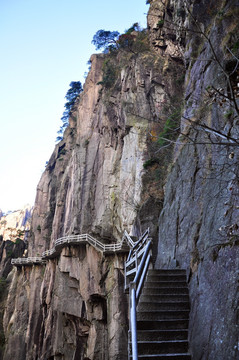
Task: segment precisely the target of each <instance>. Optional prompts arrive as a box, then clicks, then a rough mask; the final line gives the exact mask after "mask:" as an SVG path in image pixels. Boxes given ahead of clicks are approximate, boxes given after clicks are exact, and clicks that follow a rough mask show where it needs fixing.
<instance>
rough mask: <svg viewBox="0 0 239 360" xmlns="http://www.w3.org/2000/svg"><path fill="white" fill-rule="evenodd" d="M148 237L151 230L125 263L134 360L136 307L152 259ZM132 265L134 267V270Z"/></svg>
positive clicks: (136, 358) (135, 359)
mask: <svg viewBox="0 0 239 360" xmlns="http://www.w3.org/2000/svg"><path fill="white" fill-rule="evenodd" d="M148 236H149V229H147V230H146V232H145V233H144V234H143V235H142V236H141V238H140V239H139V241H137V243H136V245H135V246H134V249H131V251H130V254H129V256H128V259H127V261H126V263H125V290H126V289H128V288H129V304H130V311H129V313H130V335H131V346H132V359H133V360H138V348H137V316H136V307H137V305H138V302H139V298H140V294H141V291H142V289H143V285H144V281H145V278H146V275H147V271H148V268H149V264H150V261H151V257H152V255H151V246H152V240H151V239H150V238H149V237H148ZM132 265H134V268H133V269H132ZM128 267H131V269H129V270H128ZM134 273H135V276H134V279H133V281H130V282H129V285H128V280H130V279H129V276H130V275H131V276H132V274H134ZM129 359H130V354H129Z"/></svg>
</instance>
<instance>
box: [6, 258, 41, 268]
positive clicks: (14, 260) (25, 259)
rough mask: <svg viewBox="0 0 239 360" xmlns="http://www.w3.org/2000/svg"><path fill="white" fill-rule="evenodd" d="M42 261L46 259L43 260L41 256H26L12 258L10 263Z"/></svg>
mask: <svg viewBox="0 0 239 360" xmlns="http://www.w3.org/2000/svg"><path fill="white" fill-rule="evenodd" d="M44 263H46V260H44V259H43V258H42V257H41V256H35V257H27V258H17V259H12V260H11V264H12V265H16V266H21V265H33V264H44Z"/></svg>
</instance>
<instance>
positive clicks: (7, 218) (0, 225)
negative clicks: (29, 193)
mask: <svg viewBox="0 0 239 360" xmlns="http://www.w3.org/2000/svg"><path fill="white" fill-rule="evenodd" d="M32 210H33V208H32V206H31V205H25V206H24V207H23V208H22V209H20V210H16V211H12V212H9V213H8V214H6V215H4V214H3V213H2V212H1V211H0V237H2V239H3V240H4V241H5V240H11V241H15V240H16V239H17V238H20V239H21V240H27V236H28V233H29V231H30V222H31V216H32Z"/></svg>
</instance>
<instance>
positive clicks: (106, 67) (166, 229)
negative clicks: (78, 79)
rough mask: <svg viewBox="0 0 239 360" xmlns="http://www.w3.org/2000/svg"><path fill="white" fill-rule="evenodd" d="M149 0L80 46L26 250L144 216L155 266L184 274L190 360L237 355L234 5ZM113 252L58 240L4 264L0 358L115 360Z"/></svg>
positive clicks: (124, 315) (131, 228) (119, 337)
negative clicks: (85, 51) (144, 15)
mask: <svg viewBox="0 0 239 360" xmlns="http://www.w3.org/2000/svg"><path fill="white" fill-rule="evenodd" d="M149 3H150V9H149V13H148V29H147V31H146V30H144V31H140V32H135V33H133V35H132V37H131V38H130V39H131V40H132V39H133V40H132V41H133V43H132V44H131V46H129V44H128V43H127V46H121V49H120V50H117V51H113V52H111V53H109V54H97V55H92V57H91V69H90V72H89V74H88V77H87V79H86V83H85V85H84V91H83V92H82V93H81V94H80V96H79V98H78V99H77V101H76V103H75V105H74V108H73V110H72V112H71V117H70V119H69V126H68V128H67V129H66V131H65V133H64V137H63V140H62V141H61V142H60V143H59V144H57V145H56V148H55V150H54V152H53V154H52V156H51V158H50V160H49V162H48V165H47V167H46V170H45V172H44V174H43V175H42V178H41V180H40V182H39V184H38V188H37V196H36V202H35V206H34V212H33V217H32V225H31V228H32V231H31V237H30V239H29V245H28V253H29V256H41V254H42V252H43V251H45V250H48V249H50V248H52V247H53V245H54V241H55V240H56V239H57V238H60V237H63V236H67V235H73V234H75V235H76V234H82V233H89V234H91V235H93V236H94V237H95V238H96V239H98V240H99V241H101V242H102V243H105V244H112V243H117V242H119V241H120V240H121V237H122V234H123V231H124V230H125V229H126V230H127V231H128V232H129V233H130V234H131V235H133V236H134V235H138V234H139V233H141V232H142V231H143V230H145V228H146V227H148V226H149V227H150V231H151V234H152V236H153V239H154V257H155V259H156V266H157V267H164V268H168V267H169V268H170V267H176V266H180V267H183V268H186V269H187V272H188V281H189V286H190V298H191V309H192V311H191V319H190V340H191V342H190V343H191V353H192V358H193V359H196V360H199V359H203V360H206V359H210V360H212V359H217V360H225V359H237V358H238V350H239V349H238V331H237V325H238V324H237V323H238V265H239V263H238V255H239V254H238V229H239V224H238V204H237V202H238V165H237V162H238V150H237V148H238V115H239V114H238V113H239V111H238V76H239V75H238V68H239V66H238V64H239V61H238V56H239V54H238V47H239V46H238V44H239V38H238V21H237V19H238V8H239V7H238V2H237V1H235V0H234V1H232V0H230V1H223V0H220V1H218V2H216V3H215V2H213V1H207V2H205V1H203V2H199V1H196V0H191V1H183V0H182V1H175V0H151V1H149ZM166 178H167V180H166ZM158 217H159V223H158ZM125 256H126V254H110V255H103V254H102V253H101V252H98V251H97V250H96V249H95V248H93V247H92V246H90V245H89V244H82V245H77V246H76V245H75V246H73V245H68V246H65V247H64V248H63V249H62V250H61V252H59V255H58V256H57V257H56V258H54V259H48V260H47V262H46V264H45V265H44V264H43V265H33V266H22V267H19V268H15V269H14V270H13V271H12V273H11V274H10V277H9V289H8V298H7V300H6V304H5V314H4V319H3V326H4V335H5V339H6V342H5V351H4V356H3V359H4V360H10V359H14V358H17V359H19V360H25V359H26V360H33V359H38V360H46V359H48V360H56V359H62V360H63V359H64V360H70V359H75V360H76V359H77V360H78V359H84V358H85V359H91V360H93V359H94V360H103V359H104V360H107V359H110V360H124V359H127V331H128V303H127V297H126V295H125V294H124V289H123V287H124V277H123V273H124V268H123V264H124V260H125Z"/></svg>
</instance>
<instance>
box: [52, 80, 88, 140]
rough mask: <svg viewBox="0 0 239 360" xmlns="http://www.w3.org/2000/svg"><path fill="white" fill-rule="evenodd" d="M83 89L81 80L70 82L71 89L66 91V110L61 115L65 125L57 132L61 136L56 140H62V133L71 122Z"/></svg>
mask: <svg viewBox="0 0 239 360" xmlns="http://www.w3.org/2000/svg"><path fill="white" fill-rule="evenodd" d="M82 91H83V88H82V85H81V82H80V81H72V82H71V83H70V89H69V90H68V91H67V93H66V96H65V98H66V100H67V102H66V103H65V105H64V107H65V111H64V112H63V116H62V117H61V121H62V122H63V125H62V126H61V127H60V130H59V131H58V132H57V133H58V134H59V136H58V137H57V138H56V141H60V140H62V134H63V132H64V130H65V128H66V127H67V125H68V123H69V117H70V114H71V110H72V108H73V106H74V104H75V101H76V98H77V97H78V96H79V94H80V93H81V92H82Z"/></svg>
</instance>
